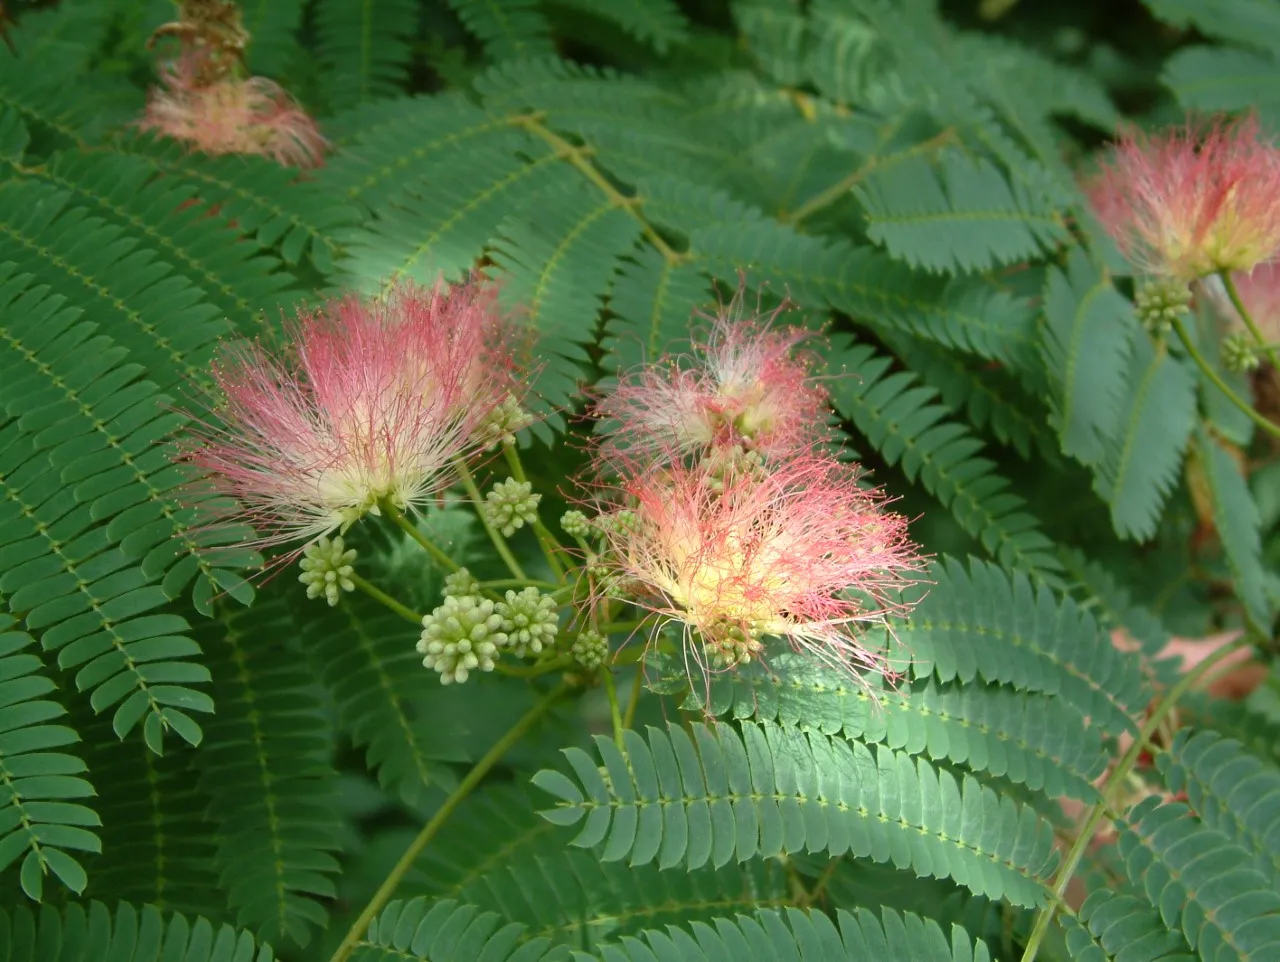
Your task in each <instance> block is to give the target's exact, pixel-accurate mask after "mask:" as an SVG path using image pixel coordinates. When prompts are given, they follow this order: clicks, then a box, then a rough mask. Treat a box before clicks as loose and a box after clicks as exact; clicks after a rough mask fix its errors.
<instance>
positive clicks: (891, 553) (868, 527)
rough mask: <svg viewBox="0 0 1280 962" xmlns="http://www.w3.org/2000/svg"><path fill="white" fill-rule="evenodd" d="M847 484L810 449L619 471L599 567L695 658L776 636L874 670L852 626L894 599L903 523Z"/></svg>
mask: <svg viewBox="0 0 1280 962" xmlns="http://www.w3.org/2000/svg"><path fill="white" fill-rule="evenodd" d="M856 481H857V471H856V469H855V468H853V467H851V466H849V465H843V464H840V463H838V462H835V461H832V460H829V459H827V458H823V457H819V456H800V457H796V458H793V459H789V460H787V461H784V462H779V463H778V464H777V465H775V466H773V468H772V470H770V471H767V472H761V471H731V472H729V473H727V474H718V473H716V472H715V471H713V470H711V469H710V468H709V466H708V465H706V464H705V463H704V464H700V465H695V466H689V465H685V464H682V463H679V462H678V461H677V462H675V463H672V464H671V465H670V466H669V467H667V468H665V469H661V470H652V471H648V472H645V473H642V474H639V475H633V476H630V477H628V478H624V480H622V481H621V482H620V484H619V494H620V498H619V503H620V504H622V505H625V509H626V511H627V512H628V513H627V514H626V515H625V516H624V517H619V516H618V515H616V514H615V515H614V516H613V518H612V521H610V516H609V515H608V514H606V515H605V519H606V523H605V524H604V525H603V527H604V529H605V531H606V532H607V537H608V539H609V549H610V550H609V551H608V552H607V554H606V558H607V559H608V560H607V561H606V563H607V564H611V565H613V566H614V569H615V570H614V572H613V574H614V577H615V578H617V579H618V581H619V582H620V583H621V584H622V585H625V586H626V587H627V589H628V591H630V592H632V593H634V594H635V595H636V598H637V600H636V603H637V604H638V605H640V606H641V607H644V608H647V609H649V610H651V611H653V612H655V613H657V614H659V615H661V616H662V617H663V618H664V619H665V620H667V621H672V622H676V623H679V624H681V625H683V626H684V627H685V629H686V633H687V634H689V633H696V642H697V644H694V645H692V646H691V648H690V651H691V653H692V655H693V657H694V658H696V659H697V660H698V661H699V662H704V661H705V658H704V656H709V658H710V660H711V661H713V662H715V663H717V664H720V665H726V666H728V665H733V664H737V663H740V662H743V661H747V660H749V659H751V658H752V657H755V656H756V655H757V654H758V653H759V651H760V650H761V642H760V639H761V638H762V637H764V636H776V637H779V638H783V639H785V640H787V641H788V642H790V644H791V645H792V647H793V648H795V649H796V650H797V651H807V652H809V653H811V654H813V655H814V656H816V657H817V658H819V659H820V660H822V661H823V662H825V663H827V664H829V665H832V666H836V667H840V668H844V669H846V670H850V671H852V670H854V669H856V668H858V667H875V666H880V665H881V662H880V658H879V657H878V653H877V652H874V651H873V650H871V649H870V648H869V647H868V646H866V645H865V644H863V643H862V642H861V641H860V639H859V635H858V631H857V628H858V625H859V624H860V623H867V622H873V623H879V622H883V620H884V616H885V615H886V613H887V612H889V611H890V610H894V609H895V608H897V607H898V605H897V603H896V602H895V601H894V600H892V599H893V595H894V593H895V589H898V588H901V587H903V586H904V585H906V584H909V583H911V582H912V581H913V580H915V579H914V578H913V577H912V574H913V572H915V571H916V570H917V569H918V568H919V566H920V561H919V559H918V558H917V557H916V555H915V550H914V548H913V546H912V545H911V544H910V543H909V542H908V540H907V532H906V527H907V526H906V520H905V519H904V518H903V517H901V516H900V515H896V514H892V513H889V512H887V511H885V510H884V506H883V499H882V498H881V497H880V496H879V495H878V494H877V493H875V492H871V491H867V490H864V489H862V488H859V487H858V486H857V484H856ZM881 667H882V666H881Z"/></svg>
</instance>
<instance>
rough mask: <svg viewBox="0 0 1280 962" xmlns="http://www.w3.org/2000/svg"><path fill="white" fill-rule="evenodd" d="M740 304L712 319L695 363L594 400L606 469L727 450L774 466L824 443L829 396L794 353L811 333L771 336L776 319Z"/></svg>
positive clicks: (656, 368)
mask: <svg viewBox="0 0 1280 962" xmlns="http://www.w3.org/2000/svg"><path fill="white" fill-rule="evenodd" d="M742 299H743V292H742V291H741V290H739V291H738V294H737V296H736V297H735V298H734V299H733V301H731V302H730V303H729V304H728V305H727V306H726V307H724V308H722V309H721V311H720V312H719V313H718V314H717V315H716V316H715V317H714V318H711V321H712V324H711V328H710V331H709V333H708V336H707V340H706V342H705V343H696V342H695V344H694V352H693V355H692V356H680V357H669V358H667V359H665V360H664V361H662V362H659V363H657V364H650V365H647V366H645V367H643V368H641V369H640V370H639V371H637V372H635V373H633V374H632V375H631V376H629V377H624V378H623V379H622V380H621V382H620V383H619V385H618V387H617V388H616V389H615V390H613V391H612V392H611V393H610V394H608V395H606V396H605V397H603V398H601V399H600V401H599V402H598V403H597V405H596V412H597V413H598V414H599V415H600V416H601V417H602V418H604V419H605V420H604V425H603V427H602V429H601V432H600V437H601V443H600V448H599V452H600V460H601V462H602V466H605V465H609V464H614V465H615V466H616V462H618V461H630V462H641V463H647V462H651V461H652V460H653V459H654V458H659V457H661V458H666V459H668V460H675V461H679V460H682V459H685V458H687V457H689V456H697V455H701V454H706V453H708V452H709V451H712V450H713V449H720V450H721V451H723V450H725V449H730V448H738V449H740V450H742V451H744V452H752V453H755V454H757V455H759V456H760V457H762V458H764V459H780V458H786V457H790V456H792V455H796V454H802V453H805V452H807V451H810V450H812V448H813V447H814V445H815V444H816V443H818V442H819V441H821V440H822V439H823V438H824V437H825V436H826V435H825V431H824V428H825V424H826V413H827V392H826V391H825V390H823V389H822V388H821V387H820V386H819V385H818V384H817V383H816V382H815V380H814V379H813V377H812V376H811V374H810V368H811V363H810V359H809V358H807V357H804V356H800V355H797V354H796V353H795V348H796V346H797V345H798V344H799V343H800V342H801V341H803V340H805V339H806V338H807V337H809V336H810V332H808V331H805V330H801V329H797V328H773V327H771V322H772V321H773V320H774V319H775V318H776V316H777V313H776V312H775V314H774V315H773V316H771V317H768V318H763V317H759V316H756V317H743V316H742V314H743V308H742ZM779 310H781V308H780V309H779Z"/></svg>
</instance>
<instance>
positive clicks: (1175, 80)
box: [1161, 47, 1280, 118]
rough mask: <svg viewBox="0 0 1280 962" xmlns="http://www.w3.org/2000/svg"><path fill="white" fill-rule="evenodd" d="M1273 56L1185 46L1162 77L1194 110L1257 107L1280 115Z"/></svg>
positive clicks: (1279, 66)
mask: <svg viewBox="0 0 1280 962" xmlns="http://www.w3.org/2000/svg"><path fill="white" fill-rule="evenodd" d="M1277 77H1280V63H1277V61H1276V60H1275V59H1274V57H1273V56H1268V55H1266V54H1260V53H1253V52H1251V51H1247V50H1239V49H1235V48H1232V47H1184V48H1183V49H1181V50H1179V51H1178V52H1177V53H1175V54H1174V55H1173V56H1172V57H1170V58H1169V60H1168V61H1167V62H1166V63H1165V68H1164V74H1163V75H1162V77H1161V80H1163V81H1164V85H1165V86H1166V87H1168V88H1169V89H1170V90H1171V91H1172V92H1173V95H1174V96H1175V97H1177V99H1178V103H1180V104H1181V105H1182V106H1183V107H1186V108H1188V109H1192V110H1206V111H1211V110H1247V109H1250V108H1252V109H1256V110H1258V111H1259V112H1261V113H1262V114H1263V115H1264V116H1266V117H1269V118H1275V117H1277V116H1280V92H1278V91H1277V88H1276V78H1277Z"/></svg>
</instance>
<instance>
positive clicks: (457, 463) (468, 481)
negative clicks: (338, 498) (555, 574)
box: [453, 458, 529, 583]
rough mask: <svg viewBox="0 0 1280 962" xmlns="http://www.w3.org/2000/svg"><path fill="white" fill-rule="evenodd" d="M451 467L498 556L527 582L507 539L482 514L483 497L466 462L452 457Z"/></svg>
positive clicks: (518, 577) (514, 574)
mask: <svg viewBox="0 0 1280 962" xmlns="http://www.w3.org/2000/svg"><path fill="white" fill-rule="evenodd" d="M453 468H454V470H455V471H457V472H458V479H459V480H460V481H461V482H462V486H463V488H465V489H466V492H467V496H468V497H469V498H470V499H471V503H472V504H473V505H475V509H476V515H477V516H478V517H479V518H480V524H481V526H482V527H483V528H484V530H485V533H486V534H487V535H488V536H489V540H490V541H492V542H493V546H494V548H496V549H497V551H498V557H500V558H501V559H502V560H503V562H504V563H505V564H506V566H507V569H508V570H509V571H510V572H511V574H512V575H513V576H514V577H516V578H517V579H519V580H520V581H523V582H525V583H528V581H529V578H528V576H527V575H526V574H525V573H524V569H523V568H521V567H520V562H519V561H517V560H516V556H515V555H513V554H512V553H511V549H510V548H509V547H508V546H507V540H506V539H505V538H504V537H502V533H501V532H500V531H498V530H497V529H496V528H494V526H493V525H491V524H490V523H489V519H488V518H486V517H485V516H484V498H483V497H482V496H481V494H480V489H479V488H477V487H476V479H475V478H473V477H472V476H471V471H470V469H468V468H467V465H466V462H465V461H463V460H462V459H461V458H454V459H453Z"/></svg>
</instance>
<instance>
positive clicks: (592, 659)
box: [569, 628, 609, 671]
mask: <svg viewBox="0 0 1280 962" xmlns="http://www.w3.org/2000/svg"><path fill="white" fill-rule="evenodd" d="M569 653H570V654H571V655H573V660H574V661H576V662H577V663H578V664H579V665H581V666H582V667H583V668H586V669H587V670H588V671H591V670H594V669H596V668H599V667H600V666H601V665H603V664H604V660H605V659H606V658H608V657H609V640H608V639H607V638H605V636H604V635H602V634H600V632H598V631H595V630H593V629H591V628H585V629H583V630H582V631H581V632H579V633H578V637H577V638H575V639H574V640H573V644H572V645H571V646H570V647H569Z"/></svg>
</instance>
